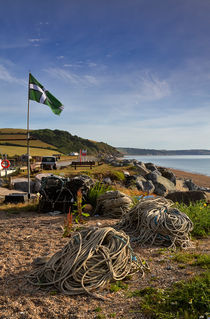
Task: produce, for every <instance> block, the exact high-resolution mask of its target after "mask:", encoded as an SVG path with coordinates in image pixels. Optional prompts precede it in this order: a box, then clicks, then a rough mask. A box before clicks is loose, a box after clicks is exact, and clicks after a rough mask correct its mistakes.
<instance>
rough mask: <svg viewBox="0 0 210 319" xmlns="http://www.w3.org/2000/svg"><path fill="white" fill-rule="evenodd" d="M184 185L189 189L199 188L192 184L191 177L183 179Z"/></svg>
mask: <svg viewBox="0 0 210 319" xmlns="http://www.w3.org/2000/svg"><path fill="white" fill-rule="evenodd" d="M185 185H186V186H187V187H188V189H189V190H190V191H197V190H199V186H198V185H196V184H194V183H193V181H192V180H191V179H185Z"/></svg>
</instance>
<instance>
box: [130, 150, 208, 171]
mask: <svg viewBox="0 0 210 319" xmlns="http://www.w3.org/2000/svg"><path fill="white" fill-rule="evenodd" d="M124 158H126V159H136V160H137V161H141V162H144V163H149V162H150V163H153V164H155V165H159V166H163V167H167V168H173V169H178V170H181V171H186V172H190V173H195V174H203V175H207V176H210V155H129V156H127V155H126V156H124Z"/></svg>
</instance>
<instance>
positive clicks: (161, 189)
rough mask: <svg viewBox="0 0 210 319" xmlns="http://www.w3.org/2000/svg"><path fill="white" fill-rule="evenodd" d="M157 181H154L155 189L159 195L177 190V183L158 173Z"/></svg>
mask: <svg viewBox="0 0 210 319" xmlns="http://www.w3.org/2000/svg"><path fill="white" fill-rule="evenodd" d="M156 176H157V178H156V182H154V183H153V184H154V186H155V191H154V193H155V194H157V195H159V196H166V195H167V194H168V193H171V192H174V191H176V187H175V185H174V184H173V183H172V182H171V181H169V179H167V178H165V177H163V176H159V175H156Z"/></svg>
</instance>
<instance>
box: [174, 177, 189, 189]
mask: <svg viewBox="0 0 210 319" xmlns="http://www.w3.org/2000/svg"><path fill="white" fill-rule="evenodd" d="M176 190H177V191H178V192H187V191H189V188H188V187H187V185H186V184H185V180H184V179H182V178H177V179H176Z"/></svg>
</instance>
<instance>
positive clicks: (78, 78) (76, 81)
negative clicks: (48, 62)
mask: <svg viewBox="0 0 210 319" xmlns="http://www.w3.org/2000/svg"><path fill="white" fill-rule="evenodd" d="M45 71H46V72H47V73H48V74H50V75H51V76H53V77H55V78H57V79H62V80H64V81H67V82H70V83H71V84H73V85H76V86H78V85H79V86H83V87H87V86H89V85H91V86H92V85H98V83H99V81H98V79H97V78H96V77H94V76H92V75H88V74H84V75H83V74H82V75H78V74H76V73H74V72H70V71H67V70H64V69H61V68H48V69H45Z"/></svg>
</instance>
